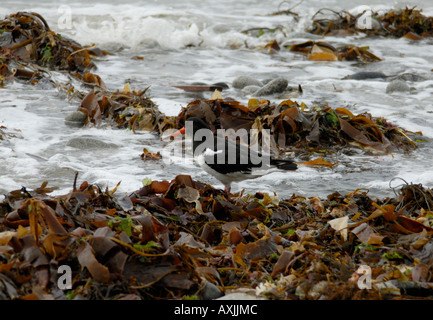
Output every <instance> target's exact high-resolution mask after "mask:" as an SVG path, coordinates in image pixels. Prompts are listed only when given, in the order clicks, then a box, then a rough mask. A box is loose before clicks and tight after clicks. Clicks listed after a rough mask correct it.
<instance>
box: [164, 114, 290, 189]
mask: <svg viewBox="0 0 433 320" xmlns="http://www.w3.org/2000/svg"><path fill="white" fill-rule="evenodd" d="M186 122H187V123H186V125H185V127H183V128H182V129H180V130H178V131H177V132H175V133H174V134H172V135H171V138H174V137H175V136H177V135H180V134H186V135H187V136H188V135H191V136H192V137H191V138H192V149H193V155H194V160H195V161H196V162H197V163H198V164H199V165H200V167H201V168H202V169H203V170H204V171H206V172H207V173H209V174H211V175H213V176H214V177H215V178H216V179H218V180H219V181H220V182H221V183H222V184H224V187H225V188H224V190H225V191H226V192H227V193H229V192H230V189H231V183H232V182H239V181H243V180H246V179H254V178H257V177H261V176H263V175H265V174H268V173H270V172H274V171H277V170H296V169H297V165H296V163H295V162H293V161H292V160H279V159H273V158H271V157H270V155H268V154H264V153H262V152H258V151H256V150H254V149H253V148H250V147H248V146H247V145H245V144H243V143H237V142H235V141H233V140H232V139H228V138H227V137H226V136H218V135H214V134H213V133H212V131H211V130H210V129H209V126H208V125H207V124H206V122H204V121H203V120H202V119H200V118H198V117H191V118H188V119H187V120H186ZM191 124H192V126H191ZM188 125H189V126H188ZM191 127H192V130H191V129H190V130H188V129H187V128H191ZM188 131H190V132H188ZM188 138H189V137H187V139H188Z"/></svg>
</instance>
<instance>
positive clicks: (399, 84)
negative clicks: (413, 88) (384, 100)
mask: <svg viewBox="0 0 433 320" xmlns="http://www.w3.org/2000/svg"><path fill="white" fill-rule="evenodd" d="M407 91H410V87H409V86H408V84H407V83H406V82H404V81H402V80H393V81H391V82H390V83H389V84H388V85H387V86H386V93H393V92H407Z"/></svg>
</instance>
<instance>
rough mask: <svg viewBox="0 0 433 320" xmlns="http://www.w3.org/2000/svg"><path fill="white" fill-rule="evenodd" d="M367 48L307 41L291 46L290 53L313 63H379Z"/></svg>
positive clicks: (378, 59)
mask: <svg viewBox="0 0 433 320" xmlns="http://www.w3.org/2000/svg"><path fill="white" fill-rule="evenodd" d="M368 49H369V47H357V46H354V45H345V46H340V47H337V48H336V47H334V46H333V45H331V44H329V43H327V42H323V41H318V42H315V41H307V42H304V43H298V44H293V45H291V46H290V51H293V52H297V53H301V54H303V55H305V56H306V57H307V59H308V60H315V61H362V62H375V61H381V59H380V58H379V57H377V56H376V55H374V54H373V53H371V52H370V51H369V50H368Z"/></svg>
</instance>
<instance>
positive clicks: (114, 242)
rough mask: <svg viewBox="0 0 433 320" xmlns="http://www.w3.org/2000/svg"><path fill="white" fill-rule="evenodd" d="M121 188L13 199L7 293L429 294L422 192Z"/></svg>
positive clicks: (5, 216)
mask: <svg viewBox="0 0 433 320" xmlns="http://www.w3.org/2000/svg"><path fill="white" fill-rule="evenodd" d="M116 189H117V186H116V187H115V188H114V189H113V190H108V189H106V190H101V189H100V188H99V187H98V186H97V185H91V184H89V183H87V182H86V181H84V182H83V183H81V185H80V186H79V187H77V186H76V181H75V182H74V188H73V189H72V190H71V191H70V192H69V193H67V194H64V195H57V196H50V195H49V193H50V192H51V191H52V188H48V187H47V183H44V184H42V185H41V187H40V188H37V189H36V190H34V191H29V190H26V189H24V188H23V189H21V190H15V191H11V192H10V193H8V194H7V195H6V197H5V200H4V201H2V202H0V217H1V222H0V245H1V247H0V248H1V251H0V258H1V261H2V263H1V264H0V283H1V286H0V296H2V297H3V298H4V299H23V300H26V299H110V300H117V299H144V300H154V299H190V298H191V297H195V298H196V299H206V297H208V298H209V292H208V288H209V286H212V287H213V288H214V289H213V291H214V292H215V288H217V289H216V291H217V293H218V294H217V296H220V295H224V294H228V293H230V292H236V291H237V290H242V289H246V288H248V289H249V290H250V294H252V295H253V296H255V297H262V298H266V299H274V300H281V299H284V300H285V299H291V300H293V299H296V300H316V299H322V300H323V299H340V300H341V299H394V298H400V299H412V298H413V297H418V298H420V297H422V298H425V299H428V298H429V297H431V296H432V289H433V288H432V286H431V283H432V278H431V277H432V276H431V274H430V273H429V272H428V270H429V268H431V258H430V251H431V250H430V249H431V248H430V247H431V241H430V240H431V236H432V234H433V228H431V225H432V222H433V221H432V218H431V217H432V216H433V215H432V212H431V211H430V207H431V205H432V203H433V193H432V190H430V189H426V188H424V187H423V186H422V185H412V184H404V185H403V186H402V187H401V189H400V190H399V191H396V197H395V198H385V199H380V200H379V199H373V198H371V197H369V196H368V190H367V191H365V190H364V191H363V190H355V191H354V192H351V193H348V194H347V195H341V194H339V193H334V194H330V195H328V197H327V198H325V199H319V198H317V197H310V198H306V197H302V196H296V195H293V196H292V197H290V198H288V199H278V197H276V196H275V195H270V194H267V193H256V194H247V195H244V194H243V192H242V193H240V194H239V193H237V194H228V193H225V192H223V191H221V190H218V189H214V188H213V187H212V186H210V185H208V184H205V183H202V182H200V181H194V180H192V179H191V177H190V176H186V175H179V176H177V177H176V178H175V179H173V180H172V181H152V180H150V181H148V183H146V185H145V186H143V187H142V188H141V189H139V190H136V191H134V192H132V193H131V194H130V196H129V197H120V196H116V194H115V193H116ZM394 189H397V188H394ZM365 268H369V270H371V272H370V277H371V279H370V280H371V282H370V284H369V285H370V286H369V287H368V289H369V290H365V289H363V288H362V286H361V285H360V278H361V277H362V276H363V275H365V273H363V271H362V270H365ZM59 270H69V272H70V273H69V279H68V281H66V282H62V279H64V278H63V276H62V277H61V274H62V273H60V272H59ZM62 286H66V287H67V288H64V287H62ZM336 288H338V289H336ZM215 297H216V296H214V298H215Z"/></svg>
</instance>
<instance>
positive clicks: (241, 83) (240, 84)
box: [232, 76, 263, 89]
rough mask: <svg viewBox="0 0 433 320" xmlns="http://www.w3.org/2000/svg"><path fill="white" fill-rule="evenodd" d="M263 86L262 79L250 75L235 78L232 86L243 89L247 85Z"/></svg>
mask: <svg viewBox="0 0 433 320" xmlns="http://www.w3.org/2000/svg"><path fill="white" fill-rule="evenodd" d="M251 85H254V86H259V87H261V86H263V84H262V82H261V81H260V80H257V79H256V78H253V77H249V76H240V77H237V78H236V79H234V80H233V83H232V86H233V88H235V89H243V88H245V87H246V86H251Z"/></svg>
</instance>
